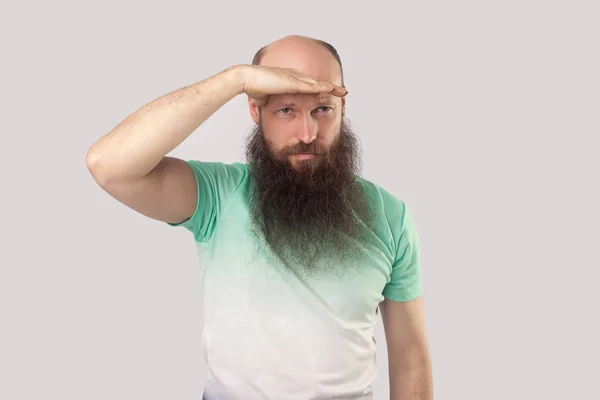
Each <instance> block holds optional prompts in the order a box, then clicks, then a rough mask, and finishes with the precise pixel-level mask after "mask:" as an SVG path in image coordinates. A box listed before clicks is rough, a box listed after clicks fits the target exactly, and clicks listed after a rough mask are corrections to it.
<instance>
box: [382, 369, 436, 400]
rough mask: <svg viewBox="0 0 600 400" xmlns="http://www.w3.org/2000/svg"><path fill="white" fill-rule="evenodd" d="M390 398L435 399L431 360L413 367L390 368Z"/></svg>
mask: <svg viewBox="0 0 600 400" xmlns="http://www.w3.org/2000/svg"><path fill="white" fill-rule="evenodd" d="M389 381H390V400H433V376H432V369H431V363H430V362H424V363H421V364H418V365H415V366H413V367H405V368H402V369H393V368H391V369H390V372H389Z"/></svg>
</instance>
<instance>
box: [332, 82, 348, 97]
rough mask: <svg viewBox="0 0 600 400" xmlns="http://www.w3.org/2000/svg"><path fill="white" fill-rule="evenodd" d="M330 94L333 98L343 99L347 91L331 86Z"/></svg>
mask: <svg viewBox="0 0 600 400" xmlns="http://www.w3.org/2000/svg"><path fill="white" fill-rule="evenodd" d="M330 93H331V94H332V95H334V96H339V97H344V96H346V95H347V94H348V89H346V88H343V87H341V86H337V85H333V90H332V91H331V92H330Z"/></svg>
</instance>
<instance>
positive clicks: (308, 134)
mask: <svg viewBox="0 0 600 400" xmlns="http://www.w3.org/2000/svg"><path fill="white" fill-rule="evenodd" d="M318 131H319V126H318V124H317V121H315V119H314V118H312V116H310V115H305V116H304V117H303V118H302V119H301V120H300V126H299V127H298V132H297V135H296V136H297V138H298V139H299V140H301V141H303V142H304V143H306V144H308V143H310V142H312V141H313V140H315V139H316V138H317V132H318Z"/></svg>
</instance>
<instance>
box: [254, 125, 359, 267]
mask: <svg viewBox="0 0 600 400" xmlns="http://www.w3.org/2000/svg"><path fill="white" fill-rule="evenodd" d="M271 149H272V146H271V145H270V143H269V142H268V141H267V140H266V139H265V137H264V135H263V132H262V125H261V124H258V125H256V126H255V127H254V129H253V130H252V132H251V134H250V135H249V137H248V141H247V146H246V157H247V160H248V164H249V167H250V174H251V176H252V178H253V183H254V185H255V186H254V187H253V188H252V189H253V190H252V192H251V193H252V198H251V214H252V222H253V226H254V229H255V233H257V237H258V238H263V240H264V242H263V244H265V245H267V246H266V247H268V248H269V249H270V250H271V251H272V255H275V256H276V259H278V260H279V261H280V262H282V263H283V264H284V266H286V268H287V269H288V270H292V271H294V273H302V274H303V275H304V274H306V273H308V274H310V275H314V274H315V273H316V272H327V271H328V272H334V273H337V274H339V273H342V274H343V273H344V272H345V271H346V270H347V269H348V268H349V267H350V266H351V265H352V264H353V263H354V264H356V261H357V259H358V258H359V257H360V256H361V254H362V253H361V249H362V246H361V245H360V244H358V243H357V241H359V242H360V240H361V234H362V232H363V231H364V225H363V224H364V223H366V222H368V220H369V219H370V203H369V201H368V198H367V197H366V195H365V193H364V188H363V186H361V184H360V183H359V182H358V181H357V175H358V173H359V169H360V157H359V146H358V141H357V138H356V136H355V135H354V133H353V132H352V130H351V128H350V126H349V124H348V122H347V121H346V120H342V124H341V129H340V133H339V135H338V137H337V139H336V141H335V142H334V143H333V144H332V145H331V147H330V148H329V149H328V148H327V147H326V146H325V145H324V144H322V143H321V142H320V141H318V139H317V140H315V141H313V142H312V143H310V144H305V143H303V142H299V143H298V144H297V145H294V146H292V147H289V148H284V149H283V150H281V151H279V152H277V153H274V152H273V151H272V150H271ZM294 153H314V154H316V156H315V157H314V158H312V159H309V160H304V161H299V162H298V164H297V165H298V167H297V168H295V167H294V166H293V165H292V163H291V162H290V159H289V154H294ZM346 261H352V262H346Z"/></svg>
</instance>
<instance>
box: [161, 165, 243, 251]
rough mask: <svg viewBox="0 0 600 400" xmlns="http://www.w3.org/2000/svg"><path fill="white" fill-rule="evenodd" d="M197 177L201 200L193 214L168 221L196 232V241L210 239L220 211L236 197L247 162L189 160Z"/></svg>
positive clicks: (201, 241)
mask: <svg viewBox="0 0 600 400" xmlns="http://www.w3.org/2000/svg"><path fill="white" fill-rule="evenodd" d="M187 164H188V165H189V166H190V167H191V168H192V171H193V172H194V176H195V177H196V185H197V190H198V202H197V204H196V210H195V211H194V214H193V215H192V216H191V217H190V218H189V219H187V220H185V221H183V222H180V223H171V222H167V224H168V225H170V226H173V227H180V226H181V227H184V228H186V229H187V230H189V231H190V232H192V233H193V234H194V238H195V240H196V241H197V242H200V243H204V242H207V241H209V240H210V238H211V237H212V234H213V232H214V230H215V227H216V224H217V221H218V218H219V216H220V214H221V212H222V211H223V210H224V209H225V207H226V206H227V204H228V202H229V200H230V199H231V198H232V197H233V195H234V193H235V191H236V190H237V189H238V187H239V186H240V184H241V182H242V181H243V179H244V177H245V176H246V168H245V165H244V164H241V163H234V164H225V163H221V162H203V161H197V160H188V161H187Z"/></svg>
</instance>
